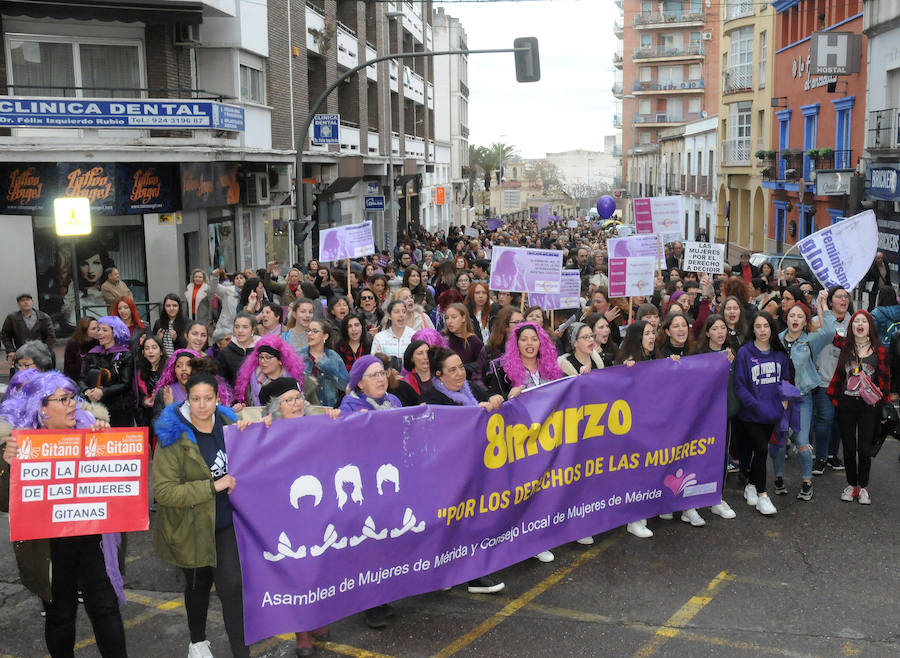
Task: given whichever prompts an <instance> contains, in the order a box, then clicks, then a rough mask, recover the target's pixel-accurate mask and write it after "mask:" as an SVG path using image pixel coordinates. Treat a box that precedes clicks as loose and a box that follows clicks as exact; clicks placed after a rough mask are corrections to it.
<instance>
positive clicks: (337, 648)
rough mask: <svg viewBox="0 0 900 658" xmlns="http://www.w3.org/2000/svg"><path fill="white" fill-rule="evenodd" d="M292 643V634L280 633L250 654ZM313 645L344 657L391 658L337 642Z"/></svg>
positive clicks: (315, 643) (260, 644)
mask: <svg viewBox="0 0 900 658" xmlns="http://www.w3.org/2000/svg"><path fill="white" fill-rule="evenodd" d="M294 641H295V638H294V634H293V633H282V634H281V635H276V636H275V637H270V638H269V639H268V640H263V641H262V642H259V643H257V644H255V645H253V651H252V654H253V655H254V656H258V655H260V654H261V653H263V652H265V651H268V650H269V649H274V648H275V647H277V646H278V645H279V644H281V643H282V642H294ZM313 645H315V646H317V647H321V648H323V649H327V650H328V651H333V652H334V653H339V654H341V655H344V656H354V657H355V658H392V656H389V655H387V654H384V653H377V652H375V651H369V650H367V649H359V648H357V647H351V646H350V645H348V644H339V643H337V642H320V641H319V640H313Z"/></svg>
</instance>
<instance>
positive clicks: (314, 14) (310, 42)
mask: <svg viewBox="0 0 900 658" xmlns="http://www.w3.org/2000/svg"><path fill="white" fill-rule="evenodd" d="M324 36H325V14H323V13H322V12H321V11H320V10H319V9H318V7H314V6H313V5H309V4H308V5H306V49H307V50H311V51H313V52H314V53H319V54H321V53H322V42H323V41H324Z"/></svg>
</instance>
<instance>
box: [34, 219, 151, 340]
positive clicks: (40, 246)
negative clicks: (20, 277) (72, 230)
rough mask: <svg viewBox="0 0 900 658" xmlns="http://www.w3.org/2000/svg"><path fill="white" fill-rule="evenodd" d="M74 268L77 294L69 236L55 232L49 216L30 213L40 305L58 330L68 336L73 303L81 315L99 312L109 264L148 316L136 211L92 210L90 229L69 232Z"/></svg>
mask: <svg viewBox="0 0 900 658" xmlns="http://www.w3.org/2000/svg"><path fill="white" fill-rule="evenodd" d="M74 241H75V259H76V264H77V271H78V295H77V299H76V295H75V289H74V286H73V285H72V239H71V238H59V237H58V236H57V235H56V229H55V227H54V221H53V219H52V218H51V217H35V218H34V246H35V252H34V253H35V267H36V270H37V276H38V296H39V300H38V302H39V307H40V309H41V310H42V311H44V312H45V313H48V314H49V315H50V317H51V318H53V321H54V324H55V325H56V330H57V335H58V336H60V337H65V336H69V335H71V334H72V332H73V331H74V328H75V324H76V321H75V304H76V301H77V303H78V304H79V307H80V309H81V314H82V316H90V317H98V318H99V317H102V316H104V315H107V312H108V306H107V304H106V302H105V301H104V300H103V295H102V294H101V292H100V286H101V285H103V282H104V281H105V280H106V274H105V271H106V269H107V268H109V267H115V268H116V269H118V270H119V276H120V278H121V279H122V281H124V282H125V284H126V285H127V286H128V288H129V289H130V290H131V293H132V295H133V296H134V301H135V302H136V303H137V304H138V308H139V309H140V311H141V315H142V316H143V318H144V320H145V321H146V320H147V307H146V305H144V304H142V303H141V302H146V301H147V264H146V255H145V251H144V228H143V225H142V223H141V218H140V217H132V216H118V217H116V216H109V217H103V216H96V217H94V218H93V232H92V234H91V235H88V236H82V237H78V238H74Z"/></svg>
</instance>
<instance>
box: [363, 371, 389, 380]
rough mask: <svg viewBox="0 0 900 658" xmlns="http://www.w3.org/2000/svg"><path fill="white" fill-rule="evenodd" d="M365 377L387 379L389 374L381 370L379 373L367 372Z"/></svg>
mask: <svg viewBox="0 0 900 658" xmlns="http://www.w3.org/2000/svg"><path fill="white" fill-rule="evenodd" d="M363 377H365V378H366V379H382V378H384V377H387V373H386V372H385V371H384V370H379V371H378V372H367V373H366V374H365V375H363Z"/></svg>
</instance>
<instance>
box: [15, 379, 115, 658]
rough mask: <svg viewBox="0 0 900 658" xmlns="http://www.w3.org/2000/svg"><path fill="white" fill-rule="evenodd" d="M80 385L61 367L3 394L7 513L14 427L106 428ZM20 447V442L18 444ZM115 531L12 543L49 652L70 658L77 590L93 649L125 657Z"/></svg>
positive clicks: (21, 575)
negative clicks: (87, 407)
mask: <svg viewBox="0 0 900 658" xmlns="http://www.w3.org/2000/svg"><path fill="white" fill-rule="evenodd" d="M77 394H78V387H77V386H76V385H75V382H73V381H72V380H71V379H69V378H68V377H66V376H65V375H63V374H62V373H59V372H56V371H51V372H46V373H40V374H39V375H38V376H36V377H34V378H33V379H31V380H30V381H28V382H27V383H26V384H25V385H24V386H23V387H22V393H21V395H19V396H17V397H15V398H13V399H11V400H7V402H8V403H9V404H7V405H6V406H5V408H4V415H3V416H2V418H0V442H3V441H4V440H5V447H4V449H3V460H2V461H0V510H2V511H4V512H6V511H9V472H10V469H9V466H8V464H9V463H12V461H13V460H15V459H17V458H18V450H19V446H18V444H17V442H16V440H15V439H14V438H12V435H11V433H12V430H13V429H14V428H17V429H48V430H70V429H72V428H79V429H84V428H90V429H98V430H102V429H108V428H109V424H108V423H106V422H105V421H98V420H95V419H94V417H93V416H92V415H91V414H89V413H87V412H86V411H84V410H83V409H82V408H81V403H82V401H81V400H80V399H79V398H78V396H77ZM23 447H24V446H23ZM120 543H121V536H120V534H119V533H112V534H106V535H80V536H76V537H60V538H56V539H35V540H31V541H22V542H16V543H14V544H13V549H14V551H15V554H16V562H17V563H18V566H19V576H20V578H21V580H22V584H23V585H24V586H25V587H27V588H28V589H29V590H31V591H32V592H34V593H35V594H37V595H38V596H39V597H40V598H41V602H42V604H43V607H44V613H45V616H44V639H45V641H46V643H47V650H48V652H49V653H50V655H51V656H71V655H73V653H74V645H75V619H76V616H77V613H78V596H79V592H80V593H81V596H82V598H83V600H84V608H85V611H86V612H87V614H88V618H89V619H90V620H91V626H92V627H93V630H94V636H95V637H96V638H97V649H98V650H99V651H100V655H101V656H104V657H107V656H109V657H116V658H118V657H119V656H127V655H128V651H127V648H126V646H125V628H124V626H123V624H122V615H121V613H120V611H119V606H120V605H122V604H124V603H125V595H124V590H123V584H122V575H121V573H120V572H119V561H118V550H119V546H120Z"/></svg>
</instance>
